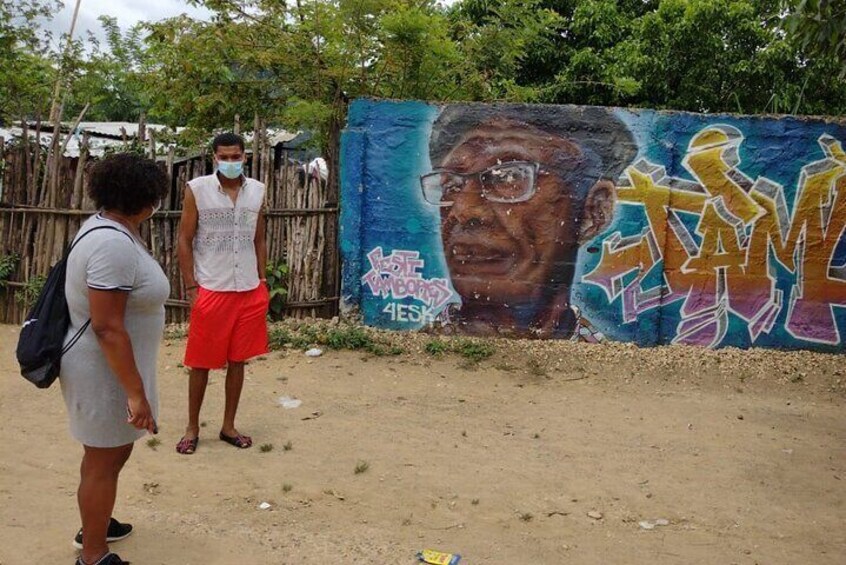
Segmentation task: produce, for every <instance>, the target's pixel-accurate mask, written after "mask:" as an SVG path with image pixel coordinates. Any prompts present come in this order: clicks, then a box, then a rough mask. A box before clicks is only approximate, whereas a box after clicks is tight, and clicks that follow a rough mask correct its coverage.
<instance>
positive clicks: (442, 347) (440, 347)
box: [423, 339, 449, 357]
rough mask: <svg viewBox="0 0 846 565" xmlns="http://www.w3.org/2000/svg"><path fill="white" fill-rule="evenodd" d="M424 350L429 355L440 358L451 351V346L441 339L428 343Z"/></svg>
mask: <svg viewBox="0 0 846 565" xmlns="http://www.w3.org/2000/svg"><path fill="white" fill-rule="evenodd" d="M423 350H424V351H426V353H428V354H429V355H434V356H436V357H440V356H441V355H443V354H444V353H446V352H447V351H449V344H448V343H446V342H445V341H443V340H441V339H433V340H432V341H428V342H426V345H424V346H423Z"/></svg>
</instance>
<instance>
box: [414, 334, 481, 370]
mask: <svg viewBox="0 0 846 565" xmlns="http://www.w3.org/2000/svg"><path fill="white" fill-rule="evenodd" d="M423 350H424V351H425V352H426V353H428V354H429V355H434V356H436V357H440V356H442V355H443V354H445V353H455V354H457V355H461V356H462V357H464V359H465V360H466V361H467V362H468V363H469V364H471V365H472V364H476V363H479V362H480V361H484V360H485V359H488V358H489V357H491V356H492V355H493V354H494V353H496V347H495V346H494V345H493V344H491V343H490V342H487V341H482V340H476V339H468V338H459V339H451V340H442V339H437V338H436V339H432V340H430V341H428V342H426V345H424V346H423Z"/></svg>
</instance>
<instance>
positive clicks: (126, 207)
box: [88, 153, 170, 216]
mask: <svg viewBox="0 0 846 565" xmlns="http://www.w3.org/2000/svg"><path fill="white" fill-rule="evenodd" d="M169 188H170V181H169V179H168V176H167V174H166V173H165V172H164V171H163V170H162V169H160V168H159V166H158V165H156V162H155V161H153V160H151V159H147V158H145V157H141V156H140V155H136V154H134V153H116V154H114V155H109V156H108V157H105V158H103V159H102V160H100V161H99V162H97V164H95V165H94V167H93V168H92V169H91V174H90V175H89V177H88V195H89V196H91V199H92V200H93V201H94V203H95V204H96V205H97V208H102V209H104V210H115V211H116V212H119V213H121V214H126V215H130V216H131V215H134V214H138V213H139V212H141V211H143V210H144V208H146V207H147V206H151V205H153V204H155V203H156V201H158V200H159V199H161V198H164V197H165V196H167V193H168V190H169Z"/></svg>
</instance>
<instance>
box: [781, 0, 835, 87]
mask: <svg viewBox="0 0 846 565" xmlns="http://www.w3.org/2000/svg"><path fill="white" fill-rule="evenodd" d="M784 4H785V7H786V8H787V9H788V10H789V13H788V15H787V17H785V19H784V29H786V30H787V32H788V34H789V36H790V38H791V39H792V40H793V41H795V42H797V43H798V45H799V47H800V48H801V49H802V51H803V52H804V53H805V54H806V55H808V56H809V57H811V58H828V59H833V60H836V61H837V62H838V63H839V65H840V78H841V79H842V78H844V77H846V2H844V1H843V0H785V2H784Z"/></svg>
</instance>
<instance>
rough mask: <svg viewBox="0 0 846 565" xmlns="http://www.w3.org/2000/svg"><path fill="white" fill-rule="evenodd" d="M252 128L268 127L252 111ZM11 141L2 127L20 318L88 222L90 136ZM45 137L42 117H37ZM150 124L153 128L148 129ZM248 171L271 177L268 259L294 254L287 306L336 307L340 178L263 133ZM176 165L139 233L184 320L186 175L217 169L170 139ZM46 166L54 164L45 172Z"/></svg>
mask: <svg viewBox="0 0 846 565" xmlns="http://www.w3.org/2000/svg"><path fill="white" fill-rule="evenodd" d="M256 124H258V128H257V129H256V131H258V132H261V131H266V128H265V127H264V124H263V123H262V122H261V120H258V119H256ZM28 129H29V128H28V127H27V125H26V124H24V135H23V137H22V138H21V139H20V141H19V142H17V143H15V144H13V145H9V146H7V145H6V143H5V140H4V139H3V138H2V137H0V167H2V171H0V260H2V259H3V258H4V257H5V258H8V257H10V256H14V257H16V258H17V263H16V268H15V269H14V272H13V273H12V274H11V276H9V277H8V280H7V281H6V282H5V284H3V283H0V322H2V323H21V322H22V321H23V317H24V316H25V314H26V310H27V309H28V308H29V306H30V304H29V303H28V300H27V299H28V298H29V299H31V298H32V296H31V295H32V294H33V291H34V290H35V289H36V288H37V286H38V281H39V277H43V276H45V275H46V273H47V271H48V270H49V268H50V266H51V265H53V264H54V263H55V262H56V261H57V260H58V259H59V258H60V257H61V255H62V253H63V252H64V250H65V248H66V246H67V245H68V244H69V242H70V241H71V240H72V239H73V236H74V235H75V234H76V232H77V230H78V229H79V227H80V225H81V224H82V222H84V221H85V219H86V218H88V217H89V216H90V215H92V214H93V213H95V210H94V206H93V203H92V202H91V200H90V198H89V197H88V195H87V194H86V191H85V190H84V187H85V184H86V178H87V173H88V169H89V166H90V165H91V163H92V161H93V159H92V157H91V155H90V151H89V137H88V135H87V134H86V135H84V136H83V139H82V141H81V146H80V152H79V156H78V157H65V156H62V153H61V150H62V145H61V144H60V142H59V140H58V139H56V137H57V136H54V139H53V141H52V143H51V149H52V151H50V152H49V153H50V157H51V158H49V159H48V151H45V150H44V148H42V147H41V145H40V144H39V143H37V142H33V140H32V139H30V138H29V135H28V133H29V132H28ZM35 133H36V136H35V138H34V139H40V135H41V124H40V123H37V124H36V126H35ZM149 133H150V132H149V131H148V135H149ZM147 141H148V145H147V147H146V150H147V151H148V152H149V154H151V155H155V153H156V140H155V137H154V136H149V139H148V140H147ZM249 149H251V150H252V151H251V152H250V155H249V156H248V162H247V166H246V169H245V170H246V171H247V173H246V174H248V175H249V176H251V177H253V178H258V179H259V180H261V181H262V182H264V183H265V185H266V186H267V197H266V203H265V207H266V211H267V242H268V260H269V261H271V262H274V263H276V262H279V261H285V262H286V263H287V264H288V268H289V275H288V284H287V288H288V297H287V302H286V311H285V314H286V315H289V316H293V317H298V318H299V317H312V316H320V317H330V316H334V315H335V314H336V313H337V308H338V294H339V292H338V291H339V288H338V272H339V265H338V262H337V261H338V260H337V257H338V253H337V246H338V229H337V222H338V205H337V203H338V187H337V183H335V182H332V183H330V182H327V181H326V180H325V179H321V178H320V176H319V175H310V174H309V173H308V171H307V169H306V165H307V160H306V159H305V155H303V154H301V153H300V152H298V151H292V150H287V149H285V148H283V147H281V146H270V145H269V143H268V140H267V137H266V135H261V134H257V135H256V136H255V138H254V140H253V142H252V147H251V148H249ZM158 160H159V162H160V164H161V166H162V167H164V168H165V170H166V171H167V172H168V174H169V175H170V179H171V191H170V194H169V195H168V198H167V199H166V200H165V202H164V203H163V206H162V210H161V211H159V212H158V213H157V214H156V215H155V216H154V217H153V219H152V220H151V221H150V222H148V223H146V224H145V226H144V228H143V230H142V236H143V237H144V238H145V239H146V241H147V244H148V245H149V247H150V250H151V252H152V253H153V256H154V257H155V258H156V260H158V262H159V264H160V265H161V266H162V269H164V272H165V274H166V275H167V277H168V279H169V280H170V284H171V296H170V299H169V300H168V302H167V303H166V307H167V320H168V322H184V321H186V320H187V315H188V308H187V302H186V301H185V289H184V285H183V284H182V277H181V275H180V273H179V265H178V261H177V258H176V243H177V234H178V229H179V218H180V216H181V204H182V196H183V191H184V187H185V183H186V182H187V181H188V180H190V179H193V178H195V177H198V176H201V175H205V174H209V173H210V172H211V162H210V155H207V154H205V153H203V154H200V155H195V156H192V157H190V158H183V159H176V157H175V152H174V150H173V149H170V150H169V151H168V153H167V155H165V156H159V157H158ZM45 171H52V174H51V175H50V176H52V177H53V178H51V179H50V180H48V181H45V180H44V175H45Z"/></svg>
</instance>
